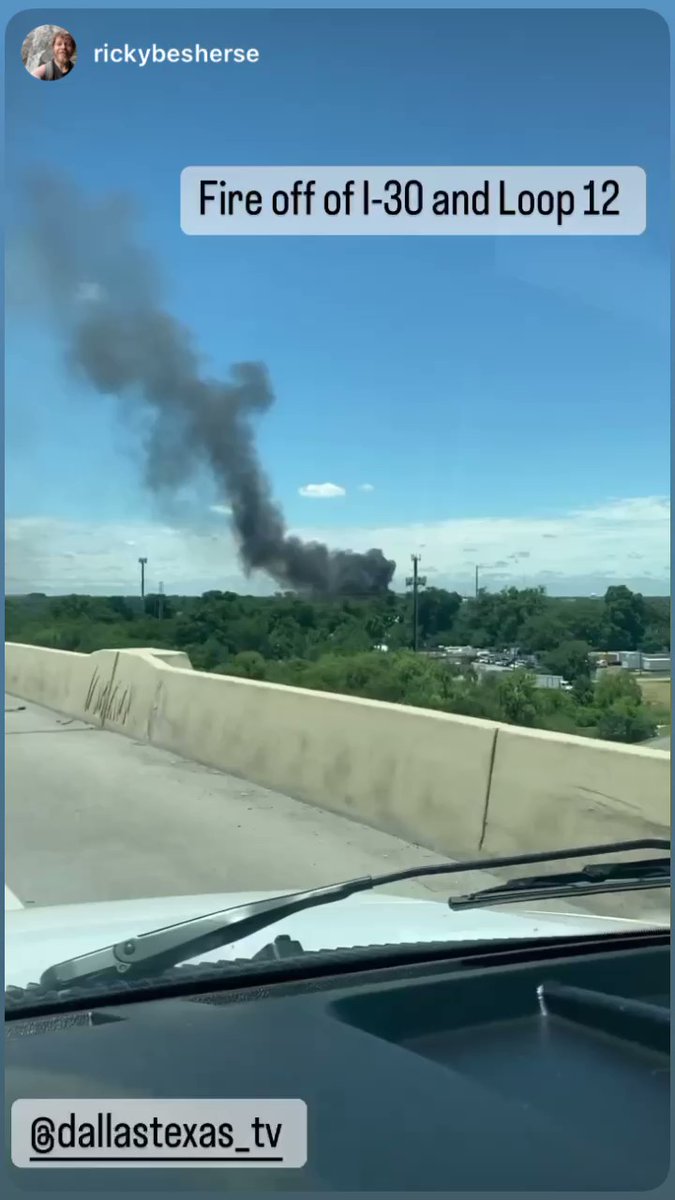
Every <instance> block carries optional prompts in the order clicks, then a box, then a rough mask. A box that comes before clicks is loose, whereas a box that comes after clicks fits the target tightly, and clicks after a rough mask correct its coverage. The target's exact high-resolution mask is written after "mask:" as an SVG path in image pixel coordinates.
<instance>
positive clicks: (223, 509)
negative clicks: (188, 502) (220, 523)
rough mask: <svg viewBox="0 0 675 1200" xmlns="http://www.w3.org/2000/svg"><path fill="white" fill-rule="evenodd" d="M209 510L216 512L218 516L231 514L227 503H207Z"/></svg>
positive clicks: (229, 515)
mask: <svg viewBox="0 0 675 1200" xmlns="http://www.w3.org/2000/svg"><path fill="white" fill-rule="evenodd" d="M209 512H212V513H216V514H217V515H218V516H219V517H231V516H232V509H231V508H230V507H229V505H228V504H209Z"/></svg>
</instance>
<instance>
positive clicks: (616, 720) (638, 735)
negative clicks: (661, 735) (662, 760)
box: [597, 698, 656, 743]
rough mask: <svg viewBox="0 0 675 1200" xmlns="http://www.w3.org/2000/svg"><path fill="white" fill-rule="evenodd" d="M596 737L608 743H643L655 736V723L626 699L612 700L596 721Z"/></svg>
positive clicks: (638, 707) (643, 710)
mask: <svg viewBox="0 0 675 1200" xmlns="http://www.w3.org/2000/svg"><path fill="white" fill-rule="evenodd" d="M597 732H598V737H599V738H602V739H603V740H604V741H608V742H633V743H635V742H644V741H646V740H647V739H648V738H653V737H655V735H656V722H655V721H654V720H653V718H652V717H651V716H650V714H649V713H648V712H647V710H646V709H645V708H644V706H642V707H641V706H638V705H635V704H632V703H631V701H630V700H629V699H627V698H624V699H622V700H614V701H613V702H612V703H611V704H610V705H608V706H607V708H605V709H604V710H603V712H602V714H601V716H600V719H599V720H598V725H597Z"/></svg>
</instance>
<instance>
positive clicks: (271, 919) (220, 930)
mask: <svg viewBox="0 0 675 1200" xmlns="http://www.w3.org/2000/svg"><path fill="white" fill-rule="evenodd" d="M633 850H670V840H669V839H668V838H638V839H635V840H633V841H622V842H608V843H604V844H600V845H593V846H576V847H568V848H567V849H564V850H552V851H546V850H545V851H540V852H538V853H536V854H510V855H507V856H505V857H499V858H480V859H473V860H470V861H465V862H458V863H447V864H446V863H432V864H430V865H429V866H424V867H408V868H406V869H404V870H402V871H391V872H388V873H387V874H381V875H366V876H364V877H363V878H361V879H348V880H345V881H344V882H343V883H334V884H330V885H329V886H328V887H320V888H312V889H310V890H309V891H305V892H293V893H290V894H287V895H282V896H272V897H270V898H267V899H264V900H253V901H251V902H250V903H249V904H240V905H237V906H236V907H234V908H224V909H220V910H219V911H218V912H213V913H207V914H205V915H204V916H201V917H193V918H191V919H190V920H188V921H180V922H178V923H177V924H175V925H167V926H166V927H164V928H162V929H153V930H150V931H149V932H148V933H142V934H140V935H139V936H138V937H135V938H129V939H127V940H126V941H124V942H118V943H116V944H114V945H111V946H104V947H103V948H102V949H101V950H92V951H90V952H89V953H88V954H80V955H78V956H77V957H75V958H69V959H66V960H65V961H64V962H61V963H56V964H55V965H54V966H52V967H48V968H47V970H46V971H44V972H43V973H42V975H41V977H40V985H41V986H42V987H43V988H46V989H49V990H51V989H56V990H62V989H64V988H72V987H77V986H79V985H80V984H83V983H86V982H87V981H89V980H97V981H102V980H105V979H116V978H123V979H132V978H136V979H137V978H144V977H148V976H155V975H159V974H161V972H162V971H166V970H169V969H170V968H171V967H175V966H176V965H177V964H178V963H181V962H185V961H187V960H188V959H191V958H197V957H199V956H200V955H202V954H206V953H208V952H209V951H211V950H218V949H220V947H222V946H227V945H231V944H232V943H233V942H238V941H240V940H241V939H242V938H246V937H249V936H250V935H251V934H254V933H259V932H260V931H261V930H263V929H267V928H268V926H270V925H274V924H276V922H277V921H281V920H284V919H285V918H286V917H290V916H293V915H294V914H295V913H298V912H302V911H303V910H304V909H308V908H318V907H319V906H320V905H322V904H333V903H334V902H335V901H337V900H346V899H347V897H348V896H353V895H355V894H356V893H357V892H366V891H370V890H371V889H372V888H376V887H382V886H384V885H386V884H389V883H399V882H401V881H402V880H406V879H420V878H423V877H424V876H430V875H458V874H467V873H468V872H470V871H481V872H485V871H493V870H495V869H496V868H497V867H514V866H526V865H528V864H532V863H545V862H556V861H558V860H560V859H569V858H588V857H591V856H594V855H603V854H616V853H617V852H627V851H633ZM631 865H632V866H634V867H635V866H637V865H638V864H631ZM628 886H630V887H631V888H634V887H637V886H641V884H636V883H631V884H629V885H628ZM659 886H660V887H665V886H667V885H666V884H665V883H660V884H659ZM548 894H549V895H550V892H549V893H548ZM529 898H531V895H530V896H528V899H529Z"/></svg>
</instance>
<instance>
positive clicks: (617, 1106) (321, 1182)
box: [5, 931, 670, 1194]
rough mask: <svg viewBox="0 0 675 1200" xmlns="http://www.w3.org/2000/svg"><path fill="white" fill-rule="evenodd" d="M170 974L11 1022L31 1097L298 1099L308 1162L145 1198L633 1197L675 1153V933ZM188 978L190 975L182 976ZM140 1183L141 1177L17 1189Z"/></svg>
mask: <svg viewBox="0 0 675 1200" xmlns="http://www.w3.org/2000/svg"><path fill="white" fill-rule="evenodd" d="M251 966H252V968H254V969H252V970H251V971H250V972H249V978H248V979H247V981H246V983H245V985H244V984H242V982H241V979H240V978H235V977H234V976H232V975H229V974H227V973H225V974H224V975H223V977H222V979H219V978H218V976H217V974H216V976H215V977H214V973H213V972H209V973H207V975H206V976H205V977H203V978H202V977H201V976H200V975H199V973H193V974H192V975H191V974H190V972H187V974H185V975H183V976H181V974H180V972H179V971H177V972H173V973H172V982H171V985H170V988H169V987H168V985H167V987H168V990H167V992H166V994H162V993H161V992H160V991H159V989H157V988H155V989H154V991H151V992H150V993H149V994H146V993H144V992H143V991H142V990H141V989H135V990H131V991H129V993H128V994H126V995H123V996H121V997H119V998H118V997H115V998H114V999H113V1000H108V1001H107V1002H106V1003H103V1002H102V1001H97V1002H96V1003H92V1002H89V1004H87V1005H86V1006H85V1005H84V1004H83V1003H82V1002H75V1003H71V1004H70V1005H69V1006H68V1008H67V1011H56V1009H55V1008H52V1011H45V1012H39V1011H33V1012H32V1013H30V1014H29V1015H23V1014H22V1011H21V1009H20V1008H17V1009H15V1010H13V1011H10V1012H9V1013H8V1019H7V1020H6V1026H5V1028H6V1041H5V1062H6V1076H5V1079H6V1098H7V1101H8V1108H9V1105H11V1103H12V1102H13V1101H14V1100H16V1099H18V1098H22V1097H31V1096H32V1097H35V1096H38V1097H45V1098H49V1097H53V1098H70V1097H72V1098H78V1097H81V1098H83V1097H101V1098H103V1097H105V1098H112V1097H116V1098H124V1097H134V1098H138V1097H153V1098H161V1097H167V1098H177V1097H195V1098H197V1097H199V1098H208V1097H214V1098H219V1097H237V1098H239V1097H251V1098H274V1097H280V1098H289V1097H298V1098H301V1099H303V1100H304V1101H305V1102H306V1104H307V1109H308V1157H307V1163H306V1166H305V1167H303V1168H301V1169H299V1170H293V1171H290V1170H283V1169H282V1170H277V1169H274V1168H270V1167H267V1168H265V1169H264V1170H257V1169H256V1168H254V1167H250V1168H245V1169H244V1168H242V1169H231V1170H220V1171H216V1170H194V1169H192V1170H191V1169H189V1168H186V1169H182V1168H173V1169H172V1170H171V1171H170V1172H167V1171H166V1170H158V1171H155V1170H153V1169H150V1179H151V1180H152V1181H153V1182H152V1183H151V1187H152V1189H153V1190H156V1189H157V1188H160V1190H161V1189H162V1188H164V1190H166V1191H173V1190H174V1189H181V1188H185V1189H189V1190H190V1191H199V1190H213V1189H214V1188H217V1189H218V1191H227V1190H232V1191H240V1190H241V1189H242V1187H243V1186H244V1182H243V1180H242V1176H243V1175H244V1173H246V1174H247V1175H248V1174H251V1173H253V1174H254V1176H255V1179H254V1180H248V1181H246V1186H252V1187H254V1188H259V1189H260V1190H264V1191H270V1190H279V1191H289V1190H292V1191H323V1190H331V1189H333V1190H384V1189H394V1190H398V1191H401V1190H414V1191H418V1190H455V1189H467V1190H474V1189H484V1190H495V1191H521V1190H536V1191H538V1190H541V1191H549V1190H569V1191H576V1190H579V1189H585V1188H588V1189H600V1190H603V1191H605V1190H607V1191H611V1190H613V1189H617V1190H621V1191H645V1190H648V1189H651V1188H655V1187H657V1186H658V1185H659V1184H660V1183H661V1182H662V1181H663V1180H665V1178H666V1176H667V1173H668V1169H669V1159H670V1108H669V1104H670V1100H669V1095H670V934H669V931H640V932H639V933H637V934H635V933H632V934H629V935H622V936H621V937H617V936H616V935H612V936H608V935H604V936H600V937H594V938H593V939H590V938H583V939H573V938H570V939H566V940H565V942H564V943H561V941H560V939H557V940H556V941H555V942H552V941H542V942H535V943H533V942H532V941H529V942H521V943H512V944H509V945H508V946H505V945H504V943H502V944H501V945H500V946H499V947H497V946H494V947H492V946H491V945H490V944H487V945H484V946H482V947H470V948H467V947H466V946H463V947H461V948H460V947H458V946H455V947H448V946H440V945H432V946H425V947H419V946H413V947H388V948H386V952H383V951H382V949H380V950H379V951H378V952H377V953H375V952H373V953H372V954H371V955H370V956H369V955H368V952H367V951H365V950H364V951H363V952H362V960H361V961H360V962H359V963H358V964H355V962H354V956H353V955H351V954H349V955H345V954H342V956H341V955H340V954H308V955H306V956H304V957H302V958H300V959H297V958H296V959H293V960H292V961H290V962H289V964H288V965H285V964H284V962H283V960H274V959H273V958H272V957H270V959H269V961H261V962H258V963H255V964H251ZM176 981H180V982H176ZM84 1181H86V1188H85V1190H86V1191H87V1192H95V1191H96V1190H108V1191H110V1190H112V1191H117V1190H118V1189H119V1190H120V1191H122V1190H127V1189H129V1188H131V1187H137V1188H139V1190H140V1188H141V1187H142V1188H144V1189H145V1188H147V1185H148V1183H149V1182H150V1180H149V1179H148V1169H143V1170H138V1169H137V1170H135V1171H134V1170H132V1169H130V1170H128V1171H127V1170H126V1169H116V1170H115V1172H114V1173H113V1175H110V1174H109V1173H108V1172H106V1171H99V1172H97V1171H91V1172H90V1171H87V1172H86V1173H85V1175H84V1176H83V1175H82V1172H81V1171H75V1172H71V1171H69V1170H65V1171H64V1170H61V1169H59V1170H55V1171H32V1172H31V1171H26V1170H19V1169H18V1168H15V1167H12V1168H11V1169H10V1186H11V1188H12V1191H14V1190H15V1191H16V1194H19V1192H21V1193H22V1194H23V1193H24V1192H25V1189H26V1187H29V1188H34V1187H35V1188H37V1187H39V1189H40V1190H41V1191H50V1190H58V1191H62V1192H64V1193H66V1192H75V1191H79V1190H81V1187H82V1185H83V1182H84Z"/></svg>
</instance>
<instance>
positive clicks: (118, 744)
mask: <svg viewBox="0 0 675 1200" xmlns="http://www.w3.org/2000/svg"><path fill="white" fill-rule="evenodd" d="M6 689H7V693H8V697H7V701H6V706H7V732H8V738H7V770H6V778H7V786H6V796H7V805H6V809H7V817H6V820H7V884H8V886H9V888H10V889H11V891H12V892H14V893H15V894H16V895H17V896H18V899H19V900H20V901H21V902H23V903H30V902H34V903H38V904H54V903H64V902H65V903H67V902H72V901H78V900H94V899H116V898H137V897H143V896H150V895H164V894H172V895H177V894H191V893H194V892H213V891H223V890H229V889H240V888H241V889H246V890H250V889H255V888H265V889H268V888H269V889H277V888H279V889H286V888H288V889H291V890H293V889H296V888H304V887H308V886H312V885H315V884H323V883H328V882H332V881H334V880H336V879H339V878H344V877H351V876H355V875H364V874H372V873H376V872H378V871H382V870H387V871H388V870H394V869H397V868H398V867H401V866H404V865H406V866H407V865H414V864H417V863H420V864H421V863H428V862H434V861H442V860H445V861H453V860H456V859H459V858H462V859H463V858H467V857H485V856H488V855H490V854H502V853H511V852H512V853H524V852H527V851H530V850H536V849H541V850H546V849H553V848H556V847H560V846H562V845H571V846H579V845H584V844H588V843H591V842H595V841H607V840H614V839H618V838H627V837H642V836H650V835H654V836H664V835H665V836H669V828H670V758H669V755H668V754H667V753H665V752H663V751H660V750H650V749H644V748H641V747H640V748H633V747H626V746H618V745H615V744H613V743H604V742H597V741H592V740H590V739H582V738H570V737H564V736H562V735H558V734H550V733H545V732H542V731H533V730H524V729H519V728H516V727H513V726H502V725H497V724H495V723H494V722H489V721H479V720H472V719H469V718H464V717H456V716H450V715H448V714H445V713H433V712H428V711H426V710H421V709H412V708H405V707H403V706H399V705H391V704H381V703H379V702H376V701H368V700H360V699H355V698H352V697H346V696H336V695H331V694H324V693H313V692H309V691H306V690H301V689H296V688H287V687H281V686H277V685H271V684H264V683H259V682H256V681H249V680H241V679H234V678H230V677H225V676H217V675H208V674H204V673H201V672H197V671H193V670H192V668H191V666H190V663H189V661H188V660H187V659H186V657H185V656H184V655H181V654H173V653H171V652H167V651H153V650H134V651H128V650H123V651H112V650H111V651H98V652H96V653H95V654H91V655H82V654H72V653H68V652H64V651H58V650H50V649H43V648H38V647H33V646H22V645H17V644H13V643H10V644H7V646H6ZM485 882H488V879H487V877H485V876H481V877H479V876H475V877H473V878H472V879H470V880H466V881H463V887H462V890H464V885H465V884H466V887H467V888H472V887H473V886H474V885H480V884H481V883H485ZM395 890H398V891H404V892H405V894H408V895H427V896H428V895H429V893H430V891H431V892H435V893H439V892H440V893H442V894H448V891H449V890H450V889H449V883H448V881H443V880H442V879H440V880H439V879H436V880H433V881H425V882H420V883H415V884H408V885H406V887H405V888H403V889H402V888H401V887H397V888H396V889H395ZM636 904H637V900H636V897H629V898H627V899H619V898H614V899H611V900H610V899H606V900H604V901H600V900H595V901H594V906H595V907H596V908H598V909H599V910H600V911H605V912H617V911H622V912H629V913H635V911H636ZM639 904H640V911H641V913H644V915H648V913H649V912H650V911H652V912H656V913H658V914H662V913H663V911H664V907H669V905H668V904H667V901H665V900H664V894H663V893H642V894H641V897H640V900H639ZM558 907H560V905H559V904H558Z"/></svg>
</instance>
